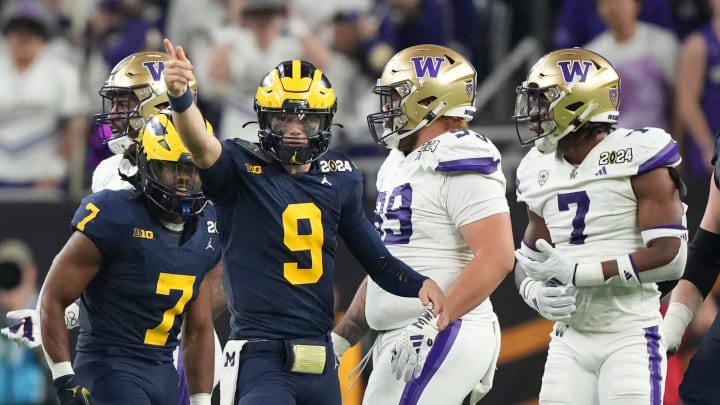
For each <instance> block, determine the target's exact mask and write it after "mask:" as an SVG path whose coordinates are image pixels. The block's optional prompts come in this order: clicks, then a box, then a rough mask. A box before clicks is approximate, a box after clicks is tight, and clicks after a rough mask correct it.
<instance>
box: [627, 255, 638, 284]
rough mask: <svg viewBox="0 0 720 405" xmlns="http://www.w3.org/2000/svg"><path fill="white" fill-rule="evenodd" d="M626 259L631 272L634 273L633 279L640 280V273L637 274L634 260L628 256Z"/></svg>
mask: <svg viewBox="0 0 720 405" xmlns="http://www.w3.org/2000/svg"><path fill="white" fill-rule="evenodd" d="M628 259H630V265H631V266H632V269H633V272H634V273H635V278H637V279H638V280H640V273H639V272H638V268H637V264H635V260H633V257H632V255H628Z"/></svg>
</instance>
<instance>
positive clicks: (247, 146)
mask: <svg viewBox="0 0 720 405" xmlns="http://www.w3.org/2000/svg"><path fill="white" fill-rule="evenodd" d="M232 142H233V143H235V144H236V145H238V146H240V147H241V148H243V149H244V150H246V151H248V152H250V154H251V155H253V156H254V157H256V158H258V159H260V160H262V161H263V162H265V163H270V162H272V160H273V159H272V157H271V156H270V155H268V154H267V153H265V151H264V150H262V149H261V148H260V145H258V144H257V143H254V142H250V141H246V140H245V139H240V138H235V139H233V140H232Z"/></svg>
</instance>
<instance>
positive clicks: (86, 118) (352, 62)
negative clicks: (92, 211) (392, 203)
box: [0, 0, 720, 405]
mask: <svg viewBox="0 0 720 405" xmlns="http://www.w3.org/2000/svg"><path fill="white" fill-rule="evenodd" d="M0 23H1V26H2V41H0V221H2V225H0V238H4V239H3V240H4V242H2V243H5V242H7V243H9V247H7V246H6V245H5V244H0V284H1V285H0V322H3V323H2V325H0V326H4V324H5V323H7V320H6V319H5V318H4V316H3V315H4V313H5V312H6V311H7V310H12V309H19V308H24V307H28V306H32V305H34V299H35V297H36V294H37V286H39V284H40V283H41V282H42V279H43V277H44V274H45V273H46V272H47V268H48V266H49V263H50V261H51V260H52V257H53V256H54V254H55V253H56V252H57V251H58V250H59V248H60V247H61V244H62V241H64V240H65V238H66V237H67V235H68V234H69V232H70V229H69V226H68V225H69V221H70V217H71V214H72V212H73V211H74V209H75V208H76V204H77V203H78V202H79V200H80V198H81V197H82V196H83V195H85V194H87V193H88V192H89V185H90V176H91V173H92V171H93V169H94V168H95V166H96V165H97V163H98V162H99V161H101V160H102V159H104V158H106V157H108V156H109V155H110V152H109V151H108V150H107V147H106V145H103V144H102V143H101V142H100V139H99V137H98V136H96V134H95V131H96V129H95V128H94V126H93V123H92V116H93V114H95V113H98V112H102V108H103V106H102V102H101V98H100V96H99V95H98V90H99V89H100V87H101V86H102V84H103V82H104V80H105V79H106V78H107V76H108V73H109V71H110V68H111V67H112V66H113V65H115V64H116V63H117V62H119V61H120V60H121V59H122V58H124V57H125V56H127V55H129V54H131V53H134V52H138V51H144V50H163V48H162V38H164V37H168V38H170V39H171V40H172V41H173V42H174V43H175V44H176V45H182V46H184V47H185V49H186V52H187V54H188V56H189V57H190V59H191V61H192V62H193V64H194V66H195V70H196V74H197V79H198V87H199V99H198V103H199V105H200V107H201V109H202V111H203V113H204V114H205V116H206V118H207V119H208V120H210V122H211V123H212V124H213V125H214V127H215V129H216V134H217V135H218V136H219V137H221V138H235V137H240V138H244V139H248V140H252V141H255V140H256V139H257V126H256V125H255V124H254V123H251V124H248V125H245V126H244V127H243V125H244V124H245V123H247V122H252V121H255V119H256V117H255V114H254V112H253V98H254V95H255V90H256V88H257V85H258V84H259V80H260V79H261V78H262V77H263V75H264V74H265V73H266V72H267V71H268V70H269V69H270V68H271V67H272V66H274V65H276V64H277V63H279V62H281V61H283V60H288V59H294V58H301V59H305V60H308V61H311V62H313V63H314V64H316V65H317V66H318V67H320V68H321V69H322V70H323V71H325V73H326V74H327V76H328V77H329V79H330V81H331V82H332V84H333V87H334V88H335V92H336V94H337V96H338V112H337V114H336V116H335V122H336V123H339V124H342V127H340V126H336V127H335V129H334V131H333V134H334V136H333V144H332V147H333V148H335V149H337V150H340V151H342V152H345V153H347V154H348V155H349V156H350V157H351V158H353V160H354V161H355V162H356V163H357V164H358V166H360V168H361V169H362V170H363V171H364V173H365V174H366V194H367V211H368V214H369V215H371V213H372V209H373V206H374V199H375V185H374V178H375V174H376V171H377V169H378V167H379V165H380V162H381V161H382V159H383V158H384V156H385V153H386V151H385V149H383V148H382V147H380V146H378V145H376V144H375V143H374V142H373V140H372V138H371V137H370V135H369V133H368V131H367V126H366V118H365V117H366V115H368V114H370V113H373V112H377V111H379V109H380V105H379V100H378V98H377V96H376V95H374V94H372V93H371V89H372V87H373V85H374V83H375V80H376V78H377V77H378V75H379V73H380V72H381V70H382V67H383V65H384V63H385V62H386V61H387V60H388V59H389V57H390V56H392V55H393V54H394V53H395V52H396V51H397V50H400V49H403V48H405V47H407V46H411V45H415V44H422V43H435V44H442V45H446V46H449V47H451V48H453V49H455V50H457V51H459V52H460V53H462V54H464V55H465V56H466V57H467V58H468V59H469V60H470V61H472V62H473V64H474V65H475V67H476V69H477V71H478V94H477V99H476V106H477V108H478V115H477V117H476V118H475V120H474V121H472V123H471V124H472V128H473V129H476V130H478V131H480V132H482V133H484V134H485V135H487V136H489V137H490V138H491V139H492V140H493V141H494V142H495V143H496V144H497V145H498V147H499V148H500V150H501V151H502V152H503V170H504V172H505V174H506V176H507V179H508V199H509V201H510V202H511V209H512V210H513V220H514V224H513V225H514V229H515V237H516V238H515V239H516V241H519V240H520V232H521V231H522V229H524V226H525V223H524V219H523V218H524V212H523V210H524V207H521V206H518V205H517V204H516V203H515V196H514V191H513V189H512V187H513V184H514V179H515V176H514V170H515V167H516V165H517V163H518V162H519V160H520V159H521V158H522V156H523V154H524V153H525V150H524V149H522V148H521V147H520V145H519V143H518V142H517V138H516V130H515V127H514V126H512V124H511V121H510V117H511V115H512V113H513V103H514V99H515V93H514V89H515V86H517V85H518V84H519V83H520V82H521V81H522V80H523V78H524V75H525V74H526V72H527V70H528V69H529V67H530V66H531V65H532V63H534V61H535V60H537V59H538V58H539V57H540V56H541V55H542V54H544V53H546V52H548V51H550V50H553V49H557V48H563V47H571V46H583V47H586V48H589V49H591V50H595V51H597V52H599V53H601V54H603V55H604V56H605V57H606V58H608V59H609V60H610V61H611V62H612V63H613V64H615V66H616V68H617V70H618V71H619V73H620V76H621V88H622V90H621V92H622V95H621V97H622V99H621V105H620V123H619V125H620V126H623V127H631V128H636V129H638V128H642V127H645V126H655V127H660V128H663V129H665V130H666V131H668V132H670V133H671V134H672V135H673V136H674V137H675V139H676V140H677V141H678V142H680V144H681V147H682V151H683V156H684V160H685V161H684V163H683V166H682V168H681V173H682V176H683V179H684V180H685V182H686V183H687V185H688V197H687V203H688V206H689V208H688V227H689V229H690V233H691V236H692V234H693V232H694V230H695V229H696V228H697V225H698V223H699V220H700V217H701V216H702V210H703V209H704V206H705V199H706V196H707V189H708V186H709V183H708V178H709V174H710V172H711V165H710V163H709V161H710V158H711V157H712V150H713V146H714V138H713V135H714V134H715V133H716V132H717V131H718V130H720V114H717V111H715V109H717V108H718V106H720V41H719V40H718V37H720V0H643V1H640V0H532V1H526V0H164V1H163V0H142V1H141V0H0ZM9 238H12V239H9ZM3 249H5V250H3ZM8 252H10V253H8ZM338 268H339V269H341V271H340V274H341V275H342V277H339V279H338V281H337V291H338V299H337V307H338V313H341V312H342V310H343V309H344V308H345V307H346V306H347V304H348V303H349V301H350V299H351V298H352V294H353V293H354V288H355V287H356V286H357V284H358V283H359V281H360V279H361V278H362V276H363V273H362V271H361V269H359V268H358V267H357V265H356V264H355V263H354V261H353V259H352V258H351V257H349V256H348V255H347V253H345V254H342V251H341V254H340V255H339V257H338ZM8 269H9V270H8ZM342 271H345V273H344V274H343V273H342ZM8 275H9V276H8ZM8 297H10V298H8ZM493 302H494V303H495V307H496V312H497V313H498V315H499V316H500V321H501V324H502V325H503V330H504V332H503V333H504V338H503V356H502V357H501V359H500V365H499V371H498V376H497V377H496V386H495V388H494V390H493V392H491V394H490V395H489V396H488V397H487V398H486V399H485V400H484V401H483V404H515V403H522V404H531V403H536V396H537V391H538V388H539V383H540V381H539V376H540V374H541V372H542V364H543V361H544V352H545V345H546V344H547V342H548V337H547V333H548V332H549V330H550V325H549V323H548V322H546V321H544V320H542V319H539V318H537V316H536V314H535V313H534V312H532V311H531V310H530V309H529V308H527V307H525V305H524V304H523V303H522V301H521V300H520V299H519V297H518V296H517V293H516V291H515V288H514V286H513V285H512V282H511V280H506V282H505V283H503V285H502V286H501V288H499V289H498V290H497V291H496V293H495V294H494V296H493ZM715 311H716V309H715V306H714V303H713V301H712V300H710V301H709V304H708V305H707V308H706V309H705V312H704V313H703V315H702V316H700V317H699V319H698V321H697V322H696V324H694V325H693V326H692V327H691V329H690V331H691V332H690V333H689V334H688V336H687V339H686V345H685V350H684V351H681V352H680V353H679V354H678V355H676V356H674V357H673V358H671V366H670V372H669V376H668V390H667V393H666V402H665V403H666V404H667V405H675V404H679V401H678V400H677V395H676V390H677V384H678V383H679V379H680V378H681V376H682V370H683V369H684V364H685V362H686V361H687V359H688V356H689V354H690V353H692V348H693V346H694V344H696V343H697V339H698V338H699V337H701V336H702V333H703V332H704V330H705V329H706V328H707V327H708V326H709V322H710V321H711V320H712V319H713V318H712V317H713V315H714V313H715ZM222 322H223V321H218V331H219V334H220V336H223V332H222V331H223V327H226V326H223V325H222ZM360 351H362V348H360ZM27 354H28V353H27V352H22V351H20V349H18V348H16V347H14V345H13V344H11V343H10V342H8V341H7V340H6V339H4V337H0V404H40V403H52V402H47V401H52V397H53V396H52V395H44V391H43V389H42V387H43V386H44V384H45V380H44V378H45V375H44V373H43V371H42V368H39V367H38V364H39V360H38V359H39V358H38V357H37V356H36V354H37V353H35V355H32V353H31V355H29V356H28V355H27ZM361 380H362V379H361ZM31 383H32V384H35V383H36V384H38V385H37V387H39V388H36V389H30V390H29V389H27V388H23V387H30V385H28V384H31ZM354 390H355V393H351V394H349V395H348V396H347V397H346V400H347V404H354V403H358V402H357V401H358V398H359V395H361V394H360V393H357V391H358V390H359V391H360V392H361V390H362V381H360V382H359V383H358V384H357V385H356V386H355V387H354ZM31 394H37V395H35V396H33V395H31ZM48 398H50V399H48Z"/></svg>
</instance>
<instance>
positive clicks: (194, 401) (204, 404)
mask: <svg viewBox="0 0 720 405" xmlns="http://www.w3.org/2000/svg"><path fill="white" fill-rule="evenodd" d="M211 399H212V395H210V394H207V393H204V392H202V393H198V394H192V395H190V405H210V403H211Z"/></svg>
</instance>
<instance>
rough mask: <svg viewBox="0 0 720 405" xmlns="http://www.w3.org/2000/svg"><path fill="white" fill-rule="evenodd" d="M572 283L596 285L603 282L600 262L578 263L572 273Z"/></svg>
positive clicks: (583, 285)
mask: <svg viewBox="0 0 720 405" xmlns="http://www.w3.org/2000/svg"><path fill="white" fill-rule="evenodd" d="M573 284H574V285H576V286H578V287H597V286H601V285H603V284H605V274H603V269H602V263H578V264H577V265H576V267H575V274H574V275H573Z"/></svg>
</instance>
